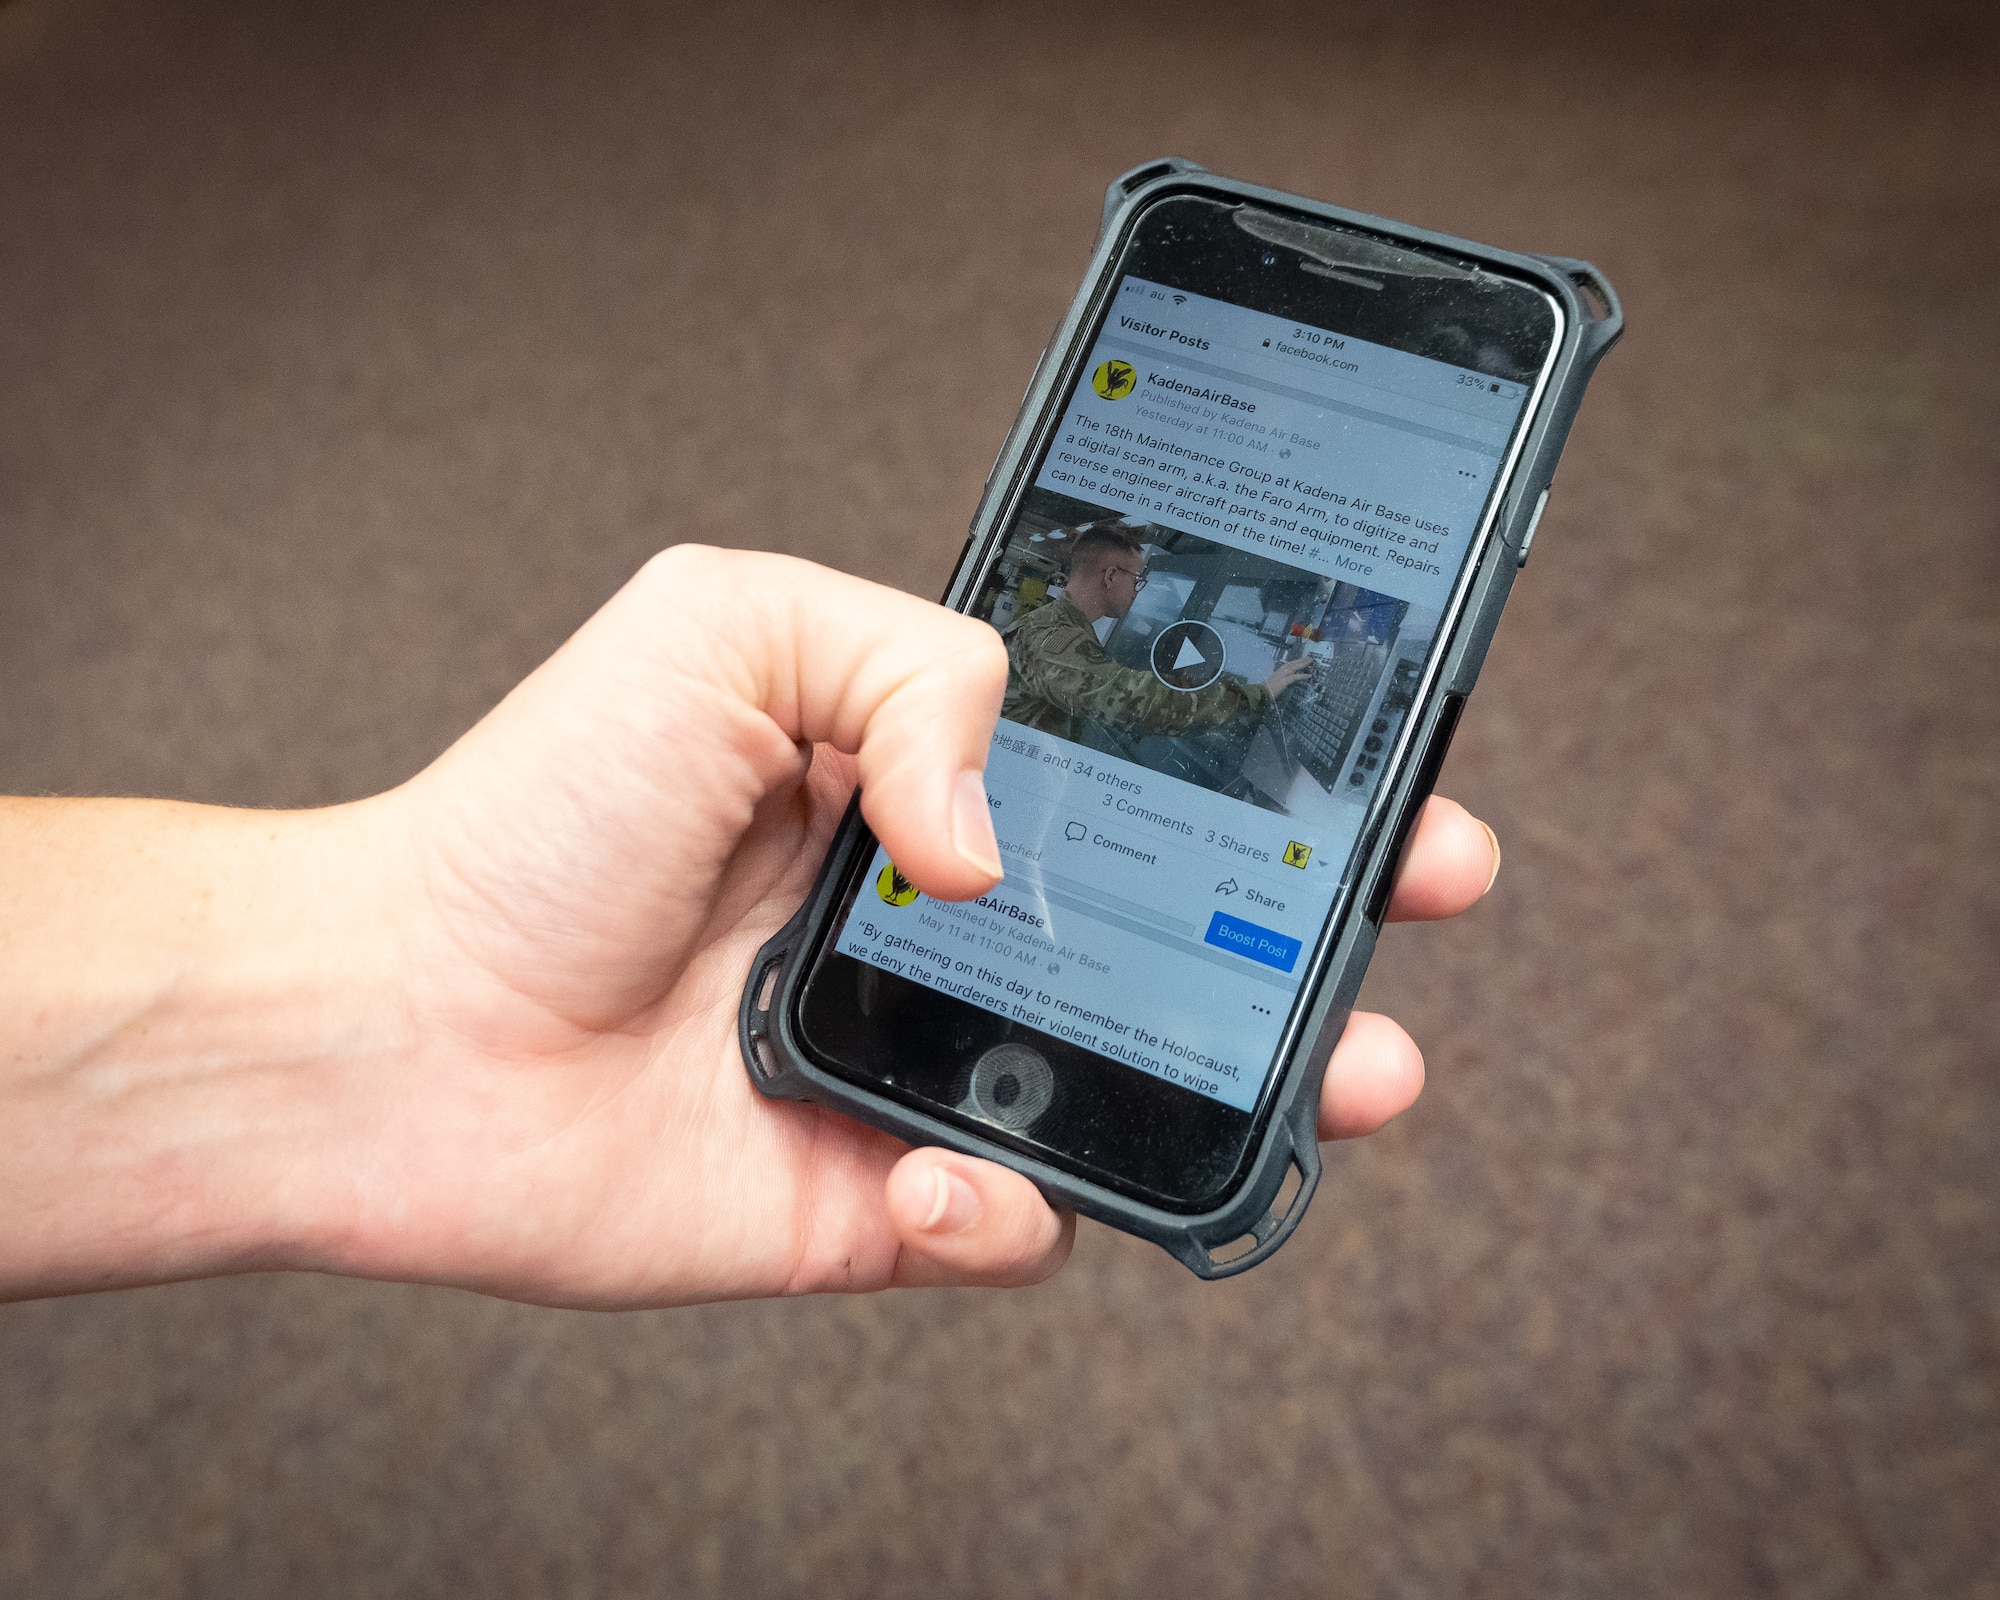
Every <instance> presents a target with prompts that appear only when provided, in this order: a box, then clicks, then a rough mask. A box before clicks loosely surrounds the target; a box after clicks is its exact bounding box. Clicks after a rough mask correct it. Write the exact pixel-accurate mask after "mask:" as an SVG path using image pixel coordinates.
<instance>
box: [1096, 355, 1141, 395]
mask: <svg viewBox="0 0 2000 1600" xmlns="http://www.w3.org/2000/svg"><path fill="white" fill-rule="evenodd" d="M1138 384H1139V374H1138V373H1137V372H1135V371H1134V370H1133V368H1132V363H1131V362H1129V361H1107V362H1105V363H1104V365H1103V366H1101V367H1099V368H1098V369H1097V370H1096V371H1095V372H1093V373H1092V374H1091V375H1090V386H1091V388H1093V389H1095V390H1096V391H1097V392H1098V394H1099V395H1101V396H1102V397H1103V398H1104V399H1106V400H1123V399H1124V398H1125V397H1126V396H1127V395H1128V394H1130V393H1131V392H1132V391H1133V390H1134V389H1135V388H1137V387H1138Z"/></svg>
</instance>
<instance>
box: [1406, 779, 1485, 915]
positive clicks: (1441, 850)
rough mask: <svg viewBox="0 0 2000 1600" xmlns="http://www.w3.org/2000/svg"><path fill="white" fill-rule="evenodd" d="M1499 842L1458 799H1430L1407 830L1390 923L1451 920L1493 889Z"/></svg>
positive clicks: (1436, 796) (1437, 797) (1434, 797)
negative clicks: (1415, 822) (1406, 842)
mask: <svg viewBox="0 0 2000 1600" xmlns="http://www.w3.org/2000/svg"><path fill="white" fill-rule="evenodd" d="M1499 875H1500V840H1499V838H1498V837H1497V836H1496V835H1495V834H1494V832H1493V830H1492V829H1491V828H1489V827H1487V826H1486V824H1485V823H1483V822H1481V821H1480V820H1479V819H1478V818H1477V817H1475V816H1474V815H1473V814H1472V813H1471V812H1470V811H1467V810H1466V809H1465V807H1464V806H1462V805H1460V804H1459V803H1458V802H1457V801H1456V800H1447V799H1445V798H1444V797H1443V796H1442V795H1432V796H1431V797H1430V799H1429V800H1427V801H1425V802H1424V809H1423V815H1422V816H1420V817H1419V818H1418V819H1417V825H1416V826H1415V827H1414V828H1412V829H1411V830H1410V839H1409V843H1408V844H1406V845H1404V847H1403V859H1402V862H1401V863H1400V864H1399V865H1398V867H1397V869H1396V883H1395V888H1394V889H1393V890H1392V891H1391V893H1390V895H1389V916H1388V920H1389V921H1391V922H1436V921H1438V920H1440V919H1441V918H1444V917H1455V916H1457V915H1458V914H1459V913H1460V912H1461V911H1464V910H1466V909H1467V908H1468V907H1469V906H1471V905H1473V904H1474V903H1475V902H1476V901H1478V900H1479V899H1480V897H1481V896H1483V895H1484V894H1485V893H1486V891H1487V890H1488V889H1490V888H1492V887H1493V880H1494V879H1495V878H1497V877H1498V876H1499Z"/></svg>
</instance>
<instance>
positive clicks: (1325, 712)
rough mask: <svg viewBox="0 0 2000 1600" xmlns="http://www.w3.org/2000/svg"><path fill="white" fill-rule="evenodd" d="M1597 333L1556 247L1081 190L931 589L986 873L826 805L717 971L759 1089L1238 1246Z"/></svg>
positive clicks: (1240, 196)
mask: <svg viewBox="0 0 2000 1600" xmlns="http://www.w3.org/2000/svg"><path fill="white" fill-rule="evenodd" d="M1621 327H1622V317H1621V313H1620V311H1619V307H1618V301H1617V297H1616V295H1615V294H1614V293H1613V291H1612V289H1611V287H1610V285H1609V284H1608V283H1607V282H1606V281H1605V280H1604V278H1603V277H1602V275H1601V274H1599V273H1598V272H1597V271H1596V270H1595V269H1594V268H1592V267H1590V266H1589V265H1587V264H1585V263H1582V262H1576V261H1569V260H1564V259H1559V258H1545V257H1531V256H1523V255H1517V254H1513V253H1510V252H1507V251H1501V250H1496V249H1492V248H1490V247H1487V246H1483V245H1478V244H1474V243H1471V242H1469V241H1465V240H1460V239H1453V238H1449V237H1446V236H1443V235H1439V234H1435V233H1430V232H1426V231H1423V230H1419V229H1415V228H1411V227H1407V226H1405V225H1402V224H1399V223H1394V222H1390V221H1386V220H1384V219H1381V218H1376V217H1369V216H1363V215H1359V214H1356V213H1352V212H1348V211H1344V210H1341V209H1339V208H1336V207H1331V206H1327V205H1323V204H1320V203H1317V202H1313V201H1309V200H1305V199H1302V198H1300V197H1298V196H1294V195H1287V194H1280V193H1276V192H1273V191H1270V190H1266V189H1260V188H1256V187H1254V186H1251V185H1247V184H1243V183H1238V182H1236V181H1234V180H1230V179H1225V178H1221V177H1218V176H1216V175H1214V174H1212V173H1208V172H1206V171H1204V170H1203V169H1201V168H1199V167H1196V166H1194V165H1193V164H1192V163H1188V162H1185V161H1179V160H1168V161H1161V162H1155V163H1149V164H1148V165H1147V166H1144V167H1141V168H1138V169H1135V171H1133V172H1132V173H1128V174H1127V175H1125V176H1124V177H1123V178H1121V179H1119V180H1118V181H1117V182H1115V183H1114V184H1113V185H1112V186H1111V190H1110V193H1109V195H1108V196H1107V201H1106V211H1105V217H1104V222H1103V226H1102V232H1101V235H1100V239H1099V243H1098V248H1097V251H1096V255H1095V259H1094V260H1093V262H1092V265H1091V269H1090V272H1089V274H1088V276H1087V278H1086V279H1085V282H1084V284H1083V287H1082V289H1081V290H1080V291H1079V293H1078V296H1077V298H1076V301H1075V302H1074V304H1073V305H1072V306H1071V308H1070V310H1069V313H1068V314H1067V316H1066V317H1065V318H1064V320H1063V323H1062V325H1061V327H1060V328H1059V329H1058V331H1057V334H1056V336H1055V338H1054V339H1053V340H1052V341H1051V343H1050V344H1049V346H1048V348H1047V350H1046V351H1045V352H1044V354H1043V357H1042V361H1041V364H1040V366H1039V368H1038V370H1037V372H1036V375H1035V377H1034V379H1033V381H1032V382H1031V383H1030V385H1029V388H1028V393H1027V395H1026V397H1025V399H1024V401H1023V405H1022V410H1021V413H1020V416H1019V418H1018V419H1017V421H1016V423H1015V425H1014V428H1013V429H1012V431H1011V433H1010V434H1009V437H1008V439H1007V441H1006V443H1005V445H1004V446H1003V447H1002V449H1001V451H1000V454H999V456H998V458H997V459H996V461H995V463H994V467H993V471H992V473H991V474H990V475H989V477H988V480H987V485H986V489H985V492H984V494H983V495H982V498H981V503H980V506H979V510H978V514H977V515H976V516H975V518H974V519H973V524H972V529H971V533H970V535H969V537H968V539H967V542H966V546H965V550H964V552H963V554H962V556H961V558H960V561H959V564H958V567H957V570H956V572H955V574H954V576H953V579H952V582H951V585H950V588H949V590H948V591H947V593H946V595H945V602H946V603H947V604H949V605H951V606H953V607H954V608H956V609H958V610H961V611H965V612H968V613H970V614H971V615H973V616H976V617H979V618H982V619H984V620H985V621H987V622H988V623H990V624H991V625H992V626H993V627H994V628H996V629H997V630H999V632H1000V633H1001V635H1002V637H1003V638H1004V639H1005V641H1006V644H1007V649H1008V657H1009V663H1010V670H1009V676H1008V684H1007V693H1006V700H1005V703H1004V705H1003V707H1002V711H1001V720H1000V723H999V727H998V731H997V732H996V733H995V734H994V738H993V744H992V749H991V753H990V757H989V761H988V765H987V789H988V793H989V797H990V802H991V805H992V808H993V823H994V830H995V833H996V834H997V836H998V839H999V844H1000V850H1001V853H1002V859H1003V861H1004V863H1005V866H1006V877H1005V880H1004V881H1003V882H1002V883H1000V884H999V885H998V886H996V887H995V888H994V889H993V890H992V891H991V892H990V893H988V894H986V895H983V896H981V897H980V898H979V899H977V900H976V901H971V902H968V903H963V904H960V903H951V902H941V901H935V900H932V899H931V898H929V897H928V896H926V895H922V894H919V893H918V892H917V891H916V889H915V888H914V887H913V886H912V885H911V884H910V883H909V882H908V880H907V879H905V878H904V877H903V876H902V874H901V873H900V872H898V870H897V868H896V864H895V862H893V861H892V860H890V859H889V858H888V856H887V855H886V854H885V853H884V852H883V851H882V849H881V848H880V847H879V845H877V843H876V842H875V840H874V838H873V837H872V836H871V835H870V833H869V831H868V829H867V827H866V826H865V824H863V823H862V821H861V819H860V817H859V814H858V811H850V813H849V815H848V817H847V819H846V820H845V822H844V823H843V824H842V826H841V829H840V831H839V833H838V835H837V837H836V839H835V842H834V845H833V847H832V849H831V851H830V853H829V855H828V857H827V861H826V863H825V865H824V867H823V869H822V871H821V874H820V878H819V881H818V883H817V885H816V887H815V889H814V891H813V893H812V895H811V896H810V897H809V898H808V900H807V902H806V904H805V906H804V907H802V908H801V911H800V913H799V915H798V917H797V918H795V919H794V920H793V921H792V923H791V924H790V925H788V927H787V928H786V929H785V930H784V931H783V932H782V933H781V934H780V935H779V936H778V937H777V938H775V939H773V940H772V941H771V942H770V943H769V944H768V945H767V946H766V947H765V948H764V950H763V951H762V952H761V953H760V955H759V957H758V959H757V961H756V962H755V963H754V965H753V967H752V970H751V973H750V979H749V983H748V984H747V986H746V988H745V992H744V1000H743V1017H742V1022H743V1048H744V1056H745V1061H746V1063H747V1065H748V1067H749V1070H750V1073H751V1076H752V1078H753V1080H754V1081H755V1082H756V1083H757V1085H758V1087H759V1088H760V1089H762V1090H763V1091H764V1092H765V1093H767V1094H773V1095H784V1096H792V1097H801V1098H808V1099H812V1100H816V1101H819V1102H821V1103H824V1104H828V1105H832V1106H835V1107H838V1108H839V1109H840V1110H842V1111H844V1112H846V1113H848V1114H849V1115H852V1116H855V1117H857V1118H859V1119H861V1120H862V1121H864V1122H868V1123H871V1124H874V1125H876V1126H879V1127H883V1128H887V1129H889V1130H890V1131H892V1132H894V1133H896V1134H898V1135H899V1136H901V1137H903V1138H906V1139H909V1140H911V1141H913V1142H918V1143H929V1144H940V1145H946V1146H950V1147H952V1148H955V1149H958V1150H962V1151H966V1152H969V1153H971V1154H975V1155H979V1156H984V1157H987V1158H990V1159H992V1160H996V1161H1000V1162H1003V1163H1005V1164H1007V1165H1009V1166H1011V1167H1013V1168H1015V1169H1016V1170H1018V1171H1021V1172H1023V1173H1026V1174H1027V1175H1028V1176H1029V1177H1030V1178H1031V1179H1033V1180H1034V1181H1035V1182H1036V1183H1037V1184H1038V1185H1040V1186H1041V1188H1042V1189H1043V1191H1044V1192H1045V1193H1046V1194H1048V1195H1049V1196H1050V1198H1051V1199H1052V1200H1054V1201H1056V1202H1057V1203H1059V1204H1064V1205H1068V1206H1072V1207H1074V1208H1075V1209H1077V1210H1078V1211H1080V1212H1083V1213H1084V1214H1086V1215H1090V1216H1094V1217H1097V1218H1099V1219H1100V1220H1102V1221H1105V1222H1108V1223H1110V1224H1111V1225H1113V1226H1115V1227H1120V1228H1123V1229H1125V1230H1127V1231H1128V1232H1132V1233H1135V1234H1138V1235H1140V1236H1141V1237H1144V1238H1148V1239H1151V1240H1153V1241H1154V1242H1156V1243H1158V1244H1160V1245H1162V1246H1163V1247H1165V1248H1166V1249H1168V1250H1170V1251H1171V1252H1172V1253H1173V1254H1175V1255H1176V1256H1177V1257H1179V1258H1180V1259H1181V1260H1182V1261H1183V1262H1185V1263H1186V1264H1187V1265H1188V1266H1189V1267H1191V1268H1192V1269H1193V1270H1194V1271H1196V1272H1197V1273H1199V1274H1201V1275H1202V1276H1205V1277H1219V1276H1223V1275H1225V1274H1228V1273H1231V1272H1239V1271H1242V1270H1244V1269H1245V1268H1247V1267H1249V1266H1251V1265H1253V1264H1255V1263H1256V1262H1257V1261H1260V1260H1263V1259H1265V1258H1266V1257H1267V1256H1268V1255H1269V1254H1270V1253H1271V1252H1272V1251H1274V1250H1275V1249H1276V1248H1277V1247H1278V1246H1279V1245H1280V1244H1281V1243H1282V1242H1283V1241H1284V1239H1285V1238H1286V1237H1287V1236H1289V1234H1290V1232H1291V1231H1292V1229H1293V1228H1295V1227H1296V1226H1297V1224H1298V1221H1299V1219H1300V1217H1301V1216H1302V1215H1303V1214H1304V1211H1305V1208H1306V1204H1307V1202H1308V1201H1309V1200H1310V1198H1311V1195H1312V1192H1313V1189H1314V1187H1315V1186H1316V1184H1317V1181H1318V1177H1319V1172H1320V1165H1319V1153H1318V1145H1317V1142H1316V1138H1315V1127H1316V1117H1317V1104H1318V1097H1319V1087H1320V1077H1321V1074H1322V1073H1323V1071H1324V1065H1325V1061H1326V1057H1327V1054H1328V1052H1329V1051H1330V1049H1331V1047H1332V1044H1333V1042H1334V1040H1335V1039H1337V1038H1338V1036H1339V1033H1340V1030H1341V1029H1342V1028H1343V1027H1344V1026H1345V1024H1346V1020H1347V1015H1348V1011H1349V1008H1350V1006H1351V1005H1352V1003H1353V1000H1354V997H1355V994H1356V991H1357V990H1358V988H1359V986H1360V982H1361V977H1362V974H1363V973H1364V972H1365V970H1366V968H1367V963H1368V959H1369V957H1370V955H1371V953H1372V952H1373V949H1374V944H1375V936H1376V930H1377V928H1378V926H1379V925H1380V922H1381V919H1382V914H1383V909H1384V907H1385V905H1386V903H1387V898H1388V893H1389V886H1390V883H1391V880H1392V877H1393V874H1394V870H1395V866H1396V862H1397V859H1398V856H1399V855H1400V853H1401V850H1402V847H1403V844H1404V842H1405V839H1406V837H1407V835H1408V831H1409V829H1410V826H1411V824H1412V822H1413V821H1414V819H1415V816H1416V813H1417V811H1418V810H1419V809H1420V808H1421V806H1422V804H1423V801H1424V799H1425V798H1426V797H1427V795H1428V794H1429V792H1430V788H1431V785H1432V782H1433V781H1434V779H1435V777H1436V775H1437V770H1438V766H1439V764H1440V762H1441V761H1442V760H1443V757H1444V754H1445V750H1446V747H1447V745H1448V743H1449V741H1450V739H1451V736H1452V731H1453V729H1454V727H1455V726H1456V724H1457V721H1458V717H1459V713H1460V711H1461V709H1462V708H1463V706H1464V704H1465V698H1466V696H1467V694H1468V693H1469V692H1470V691H1471V689H1472V686H1473V682H1474V679H1475V678H1476V676H1477V674H1478V670H1479V664H1480V660H1481V658H1482V657H1483V655H1484V653H1485V649H1486V644H1487V641H1488V639H1490V637H1491V635H1492V631H1493V626H1494V623H1495V621H1496V620H1497V618H1498V615H1499V611H1500V608H1501V605H1502V604H1503V603H1504V601H1505V599H1506V596H1507V592H1508V588H1509V586H1510V585H1511V583H1512V581H1513V578H1514V574H1515V572H1516V571H1517V569H1518V568H1519V567H1520V566H1521V565H1522V564H1524V563H1525V562H1526V560H1527V557H1528V551H1529V546H1530V543H1531V541H1532V539H1533V537H1534V533H1535V527H1536V523H1537V521H1538V520H1539V517H1540V513H1541V509H1542V506H1543V505H1544V504H1545V502H1546V500H1547V497H1548V489H1549V482H1550V479H1551V476H1552V474H1553V472H1554V470H1555V465H1556V458H1557V456H1558V454H1559V453H1560V451H1561V448H1562V444H1563V440H1564V438H1565V436H1566V434H1567V432H1568V429H1569V424H1570V421H1571V419H1572V418H1573V417H1574V415H1575V412H1576V407H1577V404H1578V402H1579V400H1580V399H1581V396H1582V391H1583V386H1584V383H1585V381H1586V380H1587V378H1588V376H1589V374H1590V371H1591V369H1592V368H1593V367H1594V365H1595V363H1596V361H1597V359H1598V358H1599V357H1600V356H1601V355H1602V354H1603V353H1604V351H1605V350H1606V349H1607V348H1609V346H1610V344H1611V343H1612V341H1613V340H1614V339H1615V338H1616V337H1617V335H1618V333H1619V331H1620V330H1621Z"/></svg>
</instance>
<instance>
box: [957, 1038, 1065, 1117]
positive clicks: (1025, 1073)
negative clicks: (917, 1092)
mask: <svg viewBox="0 0 2000 1600" xmlns="http://www.w3.org/2000/svg"><path fill="white" fill-rule="evenodd" d="M1055 1097H1056V1075H1055V1069H1054V1068H1052V1067H1051V1066H1050V1065H1049V1064H1048V1062H1046V1061H1044V1060H1043V1059H1042V1057H1041V1056H1040V1055H1039V1054H1038V1053H1037V1052H1036V1051H1033V1050H1030V1049H1029V1048H1028V1047H1027V1046H1026V1045H1024V1044H1001V1045H995V1046H994V1047H993V1048H992V1049H991V1050H989V1051H987V1052H986V1054H984V1055H983V1056H981V1057H980V1058H979V1059H978V1060H977V1061H975V1062H973V1064H972V1081H971V1083H970V1084H968V1085H967V1087H966V1091H965V1098H964V1099H963V1100H962V1101H960V1102H959V1105H958V1109H959V1110H960V1111H962V1112H964V1113H965V1114H966V1115H967V1116H971V1117H977V1118H978V1119H979V1120H980V1121H981V1122H991V1123H996V1124H998V1125H999V1126H1000V1127H1003V1128H1006V1129H1008V1130H1010V1131H1011V1132H1015V1133H1019V1132H1022V1131H1023V1130H1025V1129H1027V1128H1030V1127H1032V1126H1033V1125H1034V1124H1035V1122H1036V1121H1037V1120H1038V1119H1039V1118H1040V1117H1041V1115H1042V1113H1043V1112H1044V1111H1046V1110H1048V1109H1049V1104H1050V1102H1051V1101H1053V1100H1054V1099H1055Z"/></svg>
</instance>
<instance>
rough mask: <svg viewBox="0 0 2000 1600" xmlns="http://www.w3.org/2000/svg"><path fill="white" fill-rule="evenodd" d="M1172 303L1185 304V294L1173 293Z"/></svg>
mask: <svg viewBox="0 0 2000 1600" xmlns="http://www.w3.org/2000/svg"><path fill="white" fill-rule="evenodd" d="M1174 304H1175V305H1177V306H1184V305H1186V304H1187V296H1186V295H1184V294H1177V295H1175V296H1174Z"/></svg>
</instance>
